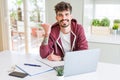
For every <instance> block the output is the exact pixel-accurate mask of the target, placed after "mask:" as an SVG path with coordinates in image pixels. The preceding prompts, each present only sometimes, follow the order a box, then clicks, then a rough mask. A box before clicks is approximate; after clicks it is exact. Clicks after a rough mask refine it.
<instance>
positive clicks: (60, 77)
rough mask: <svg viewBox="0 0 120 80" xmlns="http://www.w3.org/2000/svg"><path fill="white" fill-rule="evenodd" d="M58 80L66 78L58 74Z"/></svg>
mask: <svg viewBox="0 0 120 80" xmlns="http://www.w3.org/2000/svg"><path fill="white" fill-rule="evenodd" d="M56 80H64V76H57V79H56Z"/></svg>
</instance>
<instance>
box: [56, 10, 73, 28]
mask: <svg viewBox="0 0 120 80" xmlns="http://www.w3.org/2000/svg"><path fill="white" fill-rule="evenodd" d="M71 19H72V16H71V14H70V11H69V10H68V11H61V12H60V11H59V12H57V14H56V20H57V21H58V23H59V25H60V27H61V28H66V27H68V26H70V24H71Z"/></svg>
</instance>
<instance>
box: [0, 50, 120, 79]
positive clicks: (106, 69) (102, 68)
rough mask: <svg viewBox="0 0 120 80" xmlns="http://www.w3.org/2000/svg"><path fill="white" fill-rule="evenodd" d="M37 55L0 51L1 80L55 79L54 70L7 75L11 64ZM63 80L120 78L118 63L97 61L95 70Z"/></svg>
mask: <svg viewBox="0 0 120 80" xmlns="http://www.w3.org/2000/svg"><path fill="white" fill-rule="evenodd" d="M36 57H38V56H34V55H30V54H21V53H19V52H9V51H5V52H0V79H2V80H56V72H55V71H54V70H52V71H49V72H46V73H43V74H39V75H35V76H27V77H26V78H23V79H22V78H16V77H11V76H8V73H9V72H8V71H9V70H10V69H11V67H12V66H14V65H15V64H18V63H23V62H24V61H26V60H28V61H29V60H31V59H35V58H36ZM64 80H120V65H117V64H108V63H98V67H97V71H96V72H91V73H85V74H80V75H76V76H70V77H65V78H64Z"/></svg>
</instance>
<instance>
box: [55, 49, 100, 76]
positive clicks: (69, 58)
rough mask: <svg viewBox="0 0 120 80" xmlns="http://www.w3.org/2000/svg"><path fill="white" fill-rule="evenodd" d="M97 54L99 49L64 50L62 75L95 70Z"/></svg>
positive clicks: (98, 54) (97, 59)
mask: <svg viewBox="0 0 120 80" xmlns="http://www.w3.org/2000/svg"><path fill="white" fill-rule="evenodd" d="M99 56H100V49H89V50H81V51H72V52H66V53H65V58H64V76H65V77H67V76H73V75H78V74H82V73H89V72H94V71H96V69H97V63H98V61H99ZM60 67H61V66H60ZM56 68H57V67H56Z"/></svg>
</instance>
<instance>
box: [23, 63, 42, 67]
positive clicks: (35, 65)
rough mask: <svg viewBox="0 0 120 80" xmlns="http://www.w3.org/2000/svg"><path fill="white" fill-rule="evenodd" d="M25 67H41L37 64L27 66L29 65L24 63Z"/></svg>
mask: <svg viewBox="0 0 120 80" xmlns="http://www.w3.org/2000/svg"><path fill="white" fill-rule="evenodd" d="M24 65H26V66H33V67H41V66H40V65H37V64H29V63H24Z"/></svg>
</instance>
